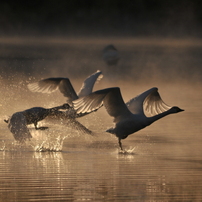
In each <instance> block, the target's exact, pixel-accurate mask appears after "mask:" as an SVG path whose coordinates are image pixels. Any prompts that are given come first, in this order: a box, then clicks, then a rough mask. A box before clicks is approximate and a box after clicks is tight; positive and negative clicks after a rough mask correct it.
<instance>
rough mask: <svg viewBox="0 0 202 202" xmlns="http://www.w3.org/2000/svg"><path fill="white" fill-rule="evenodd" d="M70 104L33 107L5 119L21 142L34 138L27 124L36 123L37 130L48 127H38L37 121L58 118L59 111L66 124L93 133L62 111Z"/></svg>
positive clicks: (16, 138)
mask: <svg viewBox="0 0 202 202" xmlns="http://www.w3.org/2000/svg"><path fill="white" fill-rule="evenodd" d="M68 106H69V105H68V104H64V105H62V106H58V107H53V108H49V109H46V108H43V107H33V108H30V109H27V110H24V111H21V112H16V113H14V114H13V115H12V116H11V117H10V118H9V119H8V120H4V121H5V122H6V123H8V128H9V130H10V131H11V133H12V134H13V136H14V138H15V140H17V141H19V142H24V141H26V140H30V138H32V135H31V133H30V131H29V129H28V128H27V125H29V124H34V126H35V129H36V130H39V129H40V130H45V129H47V128H48V127H37V123H38V122H39V121H41V120H43V119H45V118H46V117H50V118H56V119H58V113H59V115H60V120H65V121H66V124H67V125H69V126H70V127H71V128H74V129H76V130H79V131H81V132H84V133H86V134H89V135H92V132H91V131H90V130H89V129H87V128H86V127H85V126H83V125H82V124H81V123H79V122H78V121H77V120H76V119H75V118H72V117H70V116H68V114H67V113H66V112H65V111H60V109H65V110H66V109H68Z"/></svg>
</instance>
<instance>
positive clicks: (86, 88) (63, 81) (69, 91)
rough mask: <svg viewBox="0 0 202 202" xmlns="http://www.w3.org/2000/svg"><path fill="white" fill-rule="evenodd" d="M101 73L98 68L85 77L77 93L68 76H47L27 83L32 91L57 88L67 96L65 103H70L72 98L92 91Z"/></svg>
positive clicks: (44, 91) (45, 91) (42, 91)
mask: <svg viewBox="0 0 202 202" xmlns="http://www.w3.org/2000/svg"><path fill="white" fill-rule="evenodd" d="M102 77H103V75H102V72H101V71H100V70H97V71H96V72H95V73H93V74H92V75H90V76H89V77H88V78H86V79H85V81H84V83H83V85H82V87H81V89H80V90H79V92H78V93H76V92H75V90H74V88H73V86H72V84H71V82H70V80H69V79H68V78H60V77H59V78H47V79H43V80H40V81H39V82H35V83H31V84H28V88H29V90H30V91H32V92H40V93H52V92H54V91H56V90H57V89H59V90H60V92H61V93H62V94H63V95H64V96H65V97H66V98H67V103H69V104H71V103H72V101H73V100H76V99H78V98H80V97H83V96H85V95H88V94H90V93H92V90H93V87H94V84H95V82H96V81H99V80H100V79H102Z"/></svg>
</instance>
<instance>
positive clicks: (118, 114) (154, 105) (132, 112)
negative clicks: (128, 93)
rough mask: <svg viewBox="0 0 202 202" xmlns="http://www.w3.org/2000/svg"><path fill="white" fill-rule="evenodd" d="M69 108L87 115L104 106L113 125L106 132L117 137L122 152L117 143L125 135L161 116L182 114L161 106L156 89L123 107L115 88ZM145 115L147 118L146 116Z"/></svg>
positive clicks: (95, 93)
mask: <svg viewBox="0 0 202 202" xmlns="http://www.w3.org/2000/svg"><path fill="white" fill-rule="evenodd" d="M73 104H74V108H75V110H77V113H78V114H79V113H81V114H82V113H89V112H90V111H94V110H96V109H99V108H100V107H101V106H102V105H104V106H105V108H106V110H107V112H108V114H109V115H110V116H112V117H114V123H115V125H114V127H112V128H110V129H108V130H107V131H106V132H109V133H112V134H115V135H116V136H117V137H118V142H119V147H120V149H121V150H123V148H122V143H121V140H122V139H125V138H127V137H128V135H130V134H132V133H135V132H137V131H139V130H141V129H143V128H145V127H146V126H149V125H150V124H152V123H153V122H155V121H157V120H159V119H160V118H163V117H164V116H167V115H169V114H173V113H178V112H181V111H184V110H182V109H180V108H179V107H170V106H168V105H167V104H165V103H164V102H163V100H162V99H161V97H160V95H159V93H158V89H157V88H151V89H149V90H147V91H145V92H144V93H142V94H140V95H138V96H137V97H135V98H133V99H131V100H130V101H128V102H127V103H126V104H125V103H124V101H123V98H122V95H121V92H120V88H118V87H115V88H106V89H103V90H98V91H95V92H93V93H91V94H90V95H88V96H85V97H82V98H80V99H77V100H75V101H73ZM146 111H147V112H148V113H150V115H151V116H149V117H148V116H146V115H145V113H146Z"/></svg>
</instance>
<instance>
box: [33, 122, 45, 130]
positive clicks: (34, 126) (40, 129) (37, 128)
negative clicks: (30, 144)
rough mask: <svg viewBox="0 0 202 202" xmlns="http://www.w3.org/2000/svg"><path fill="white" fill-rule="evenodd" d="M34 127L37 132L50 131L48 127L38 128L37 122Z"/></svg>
mask: <svg viewBox="0 0 202 202" xmlns="http://www.w3.org/2000/svg"><path fill="white" fill-rule="evenodd" d="M34 127H35V129H36V130H46V129H48V127H37V122H36V123H34Z"/></svg>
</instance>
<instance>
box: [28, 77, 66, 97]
mask: <svg viewBox="0 0 202 202" xmlns="http://www.w3.org/2000/svg"><path fill="white" fill-rule="evenodd" d="M62 79H64V78H48V79H43V80H40V81H38V82H35V83H30V84H28V85H27V87H28V89H29V90H30V91H32V92H39V93H52V92H54V91H56V90H57V89H58V87H59V84H60V82H61V80H62Z"/></svg>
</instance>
